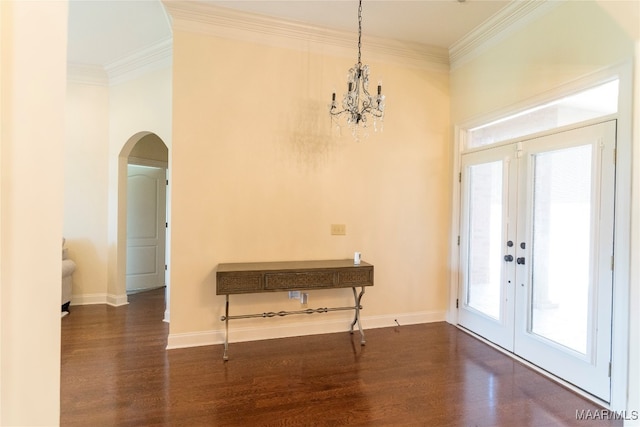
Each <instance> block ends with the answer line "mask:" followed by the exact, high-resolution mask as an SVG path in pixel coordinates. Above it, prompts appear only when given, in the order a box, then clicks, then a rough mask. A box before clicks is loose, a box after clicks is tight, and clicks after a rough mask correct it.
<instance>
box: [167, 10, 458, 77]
mask: <svg viewBox="0 0 640 427" xmlns="http://www.w3.org/2000/svg"><path fill="white" fill-rule="evenodd" d="M163 4H164V6H165V8H166V9H167V11H168V12H169V14H170V15H171V18H172V22H173V30H179V31H185V32H190V33H198V34H204V35H208V36H213V37H220V38H226V39H232V40H238V41H243V42H250V43H262V44H266V45H270V46H276V47H284V48H293V49H305V50H312V51H317V52H321V53H330V54H334V55H338V56H349V57H352V56H353V55H354V52H355V49H356V45H355V42H354V40H356V37H357V35H356V34H355V33H352V32H347V31H338V30H331V29H327V28H320V27H315V26H312V25H307V24H302V23H299V22H293V21H286V20H282V19H277V18H272V17H267V16H264V15H258V14H253V13H248V12H240V11H236V10H232V9H228V8H223V7H220V6H215V5H213V4H210V3H204V2H195V1H181V0H163ZM363 44H365V45H366V55H367V57H369V58H379V59H381V60H382V59H384V60H390V59H391V60H392V61H393V62H396V63H397V62H400V63H403V64H405V65H410V66H413V67H418V68H434V67H435V68H437V69H444V70H448V68H449V52H448V51H447V49H442V48H438V47H434V46H429V45H423V44H419V43H406V42H402V41H398V40H389V39H382V38H376V37H367V36H364V37H363Z"/></svg>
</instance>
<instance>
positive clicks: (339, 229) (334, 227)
mask: <svg viewBox="0 0 640 427" xmlns="http://www.w3.org/2000/svg"><path fill="white" fill-rule="evenodd" d="M346 234H347V226H346V225H345V224H331V235H332V236H345V235H346Z"/></svg>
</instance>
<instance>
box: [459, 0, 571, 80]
mask: <svg viewBox="0 0 640 427" xmlns="http://www.w3.org/2000/svg"><path fill="white" fill-rule="evenodd" d="M561 3H562V1H560V0H521V1H513V2H511V3H509V4H508V5H507V6H506V7H504V8H503V9H502V10H500V11H499V12H498V13H497V14H495V15H493V16H492V17H491V18H489V19H488V20H486V21H485V22H484V23H482V24H481V25H480V26H478V27H476V28H475V29H474V30H472V31H471V32H470V33H468V34H467V35H465V36H464V37H463V38H461V39H460V40H458V41H457V42H455V43H454V44H453V45H452V46H451V47H450V48H449V62H450V66H451V69H452V70H454V69H456V68H457V67H459V66H461V65H463V64H465V63H467V62H469V61H471V60H472V59H474V58H476V57H478V56H479V55H481V54H482V53H483V52H485V51H486V50H487V49H489V48H490V47H492V46H494V45H496V44H497V43H498V42H500V41H501V40H504V39H506V38H507V37H509V36H510V35H512V34H513V33H515V32H516V31H518V30H519V29H521V28H523V27H525V26H526V25H527V24H529V23H530V22H532V21H534V20H535V19H538V18H539V17H541V16H543V15H545V14H547V13H548V12H549V11H550V10H552V9H553V8H555V7H556V6H558V5H559V4H561Z"/></svg>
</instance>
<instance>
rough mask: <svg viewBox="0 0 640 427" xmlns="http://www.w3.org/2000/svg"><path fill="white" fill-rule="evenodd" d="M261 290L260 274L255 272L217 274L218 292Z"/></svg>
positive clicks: (232, 292)
mask: <svg viewBox="0 0 640 427" xmlns="http://www.w3.org/2000/svg"><path fill="white" fill-rule="evenodd" d="M261 290H262V274H261V273H259V272H257V273H254V272H247V273H245V272H239V273H233V274H219V275H218V287H217V293H218V294H239V293H245V292H247V293H251V292H259V291H261Z"/></svg>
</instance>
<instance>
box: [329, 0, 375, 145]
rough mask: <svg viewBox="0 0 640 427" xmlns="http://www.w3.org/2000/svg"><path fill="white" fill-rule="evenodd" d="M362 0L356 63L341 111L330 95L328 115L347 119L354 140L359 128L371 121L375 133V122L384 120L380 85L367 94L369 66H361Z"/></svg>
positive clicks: (352, 69)
mask: <svg viewBox="0 0 640 427" xmlns="http://www.w3.org/2000/svg"><path fill="white" fill-rule="evenodd" d="M361 48H362V0H360V1H359V5H358V62H357V63H356V65H354V66H353V68H351V69H349V74H348V77H347V93H345V94H344V97H343V99H342V109H339V107H338V104H337V102H336V93H335V92H334V93H333V94H332V95H331V105H330V109H329V113H330V114H331V118H332V121H333V119H334V118H338V119H339V118H340V117H342V116H346V117H347V119H346V120H347V125H348V126H349V128H350V129H351V133H352V134H353V136H354V137H355V138H356V139H359V133H358V131H359V128H360V127H363V128H366V127H367V124H368V123H369V122H370V121H373V127H374V131H377V130H378V129H377V122H378V120H379V121H380V122H381V124H382V121H383V119H384V98H385V97H384V95H382V85H381V84H378V93H377V95H375V96H372V95H371V94H370V93H369V66H368V65H362V60H361V58H362V52H361Z"/></svg>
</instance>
